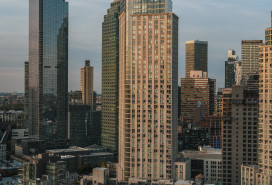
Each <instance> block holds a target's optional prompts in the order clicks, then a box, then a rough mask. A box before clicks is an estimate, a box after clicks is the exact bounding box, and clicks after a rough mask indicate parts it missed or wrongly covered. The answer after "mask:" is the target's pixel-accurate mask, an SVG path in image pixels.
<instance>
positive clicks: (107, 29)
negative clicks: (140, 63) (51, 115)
mask: <svg viewBox="0 0 272 185" xmlns="http://www.w3.org/2000/svg"><path fill="white" fill-rule="evenodd" d="M120 2H121V0H114V2H112V3H111V7H110V8H109V9H108V11H107V15H105V16H104V22H103V23H102V37H103V38H102V102H103V104H102V111H101V144H102V146H104V147H107V148H109V149H111V150H112V151H114V152H118V120H119V119H118V105H119V99H118V98H119V16H120Z"/></svg>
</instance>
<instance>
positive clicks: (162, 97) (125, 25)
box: [118, 0, 179, 181]
mask: <svg viewBox="0 0 272 185" xmlns="http://www.w3.org/2000/svg"><path fill="white" fill-rule="evenodd" d="M178 19H179V18H178V17H177V16H176V15H175V14H174V13H173V12H172V1H171V0H167V1H166V0H163V1H138V0H123V1H122V2H121V16H120V17H119V20H120V27H119V36H120V50H119V51H120V55H119V57H120V60H119V61H120V63H119V66H120V67H119V70H120V71H119V74H120V75H119V77H120V79H119V165H120V166H119V168H118V177H119V180H125V181H127V180H128V179H129V178H130V177H138V178H143V179H149V180H153V179H172V178H174V174H175V172H174V169H175V168H174V165H173V164H174V162H175V160H176V158H177V149H178V143H177V141H178V133H177V128H178Z"/></svg>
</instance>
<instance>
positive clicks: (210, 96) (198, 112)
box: [180, 71, 216, 123]
mask: <svg viewBox="0 0 272 185" xmlns="http://www.w3.org/2000/svg"><path fill="white" fill-rule="evenodd" d="M180 93H181V102H180V103H181V106H180V107H181V113H180V117H181V120H182V121H184V122H188V123H193V122H198V121H200V120H203V119H204V118H205V117H208V116H210V115H213V114H214V113H215V111H216V108H215V99H216V80H215V79H209V78H208V77H207V73H206V72H205V73H203V72H202V71H191V76H190V78H182V79H181V92H180Z"/></svg>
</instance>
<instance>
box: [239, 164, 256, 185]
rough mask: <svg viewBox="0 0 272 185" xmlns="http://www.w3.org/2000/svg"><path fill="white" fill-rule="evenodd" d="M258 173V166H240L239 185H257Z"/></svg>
mask: <svg viewBox="0 0 272 185" xmlns="http://www.w3.org/2000/svg"><path fill="white" fill-rule="evenodd" d="M258 172H259V169H258V165H248V166H247V165H242V166H241V185H248V184H250V185H257V182H256V179H257V178H256V175H257V173H258Z"/></svg>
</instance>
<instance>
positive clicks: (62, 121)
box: [28, 0, 68, 143]
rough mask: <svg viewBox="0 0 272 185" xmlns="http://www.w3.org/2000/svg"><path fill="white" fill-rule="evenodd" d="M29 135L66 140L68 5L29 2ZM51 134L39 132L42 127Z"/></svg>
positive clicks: (37, 0)
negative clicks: (49, 129) (50, 126)
mask: <svg viewBox="0 0 272 185" xmlns="http://www.w3.org/2000/svg"><path fill="white" fill-rule="evenodd" d="M28 112H29V126H28V127H29V133H30V135H32V136H35V137H36V138H38V139H46V140H48V141H51V142H52V143H56V142H59V141H65V140H66V139H67V113H68V2H66V1H65V0H29V105H28ZM48 123H50V124H52V125H53V128H54V129H52V133H50V134H47V135H46V136H45V135H44V133H43V130H46V129H43V125H44V124H48Z"/></svg>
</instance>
